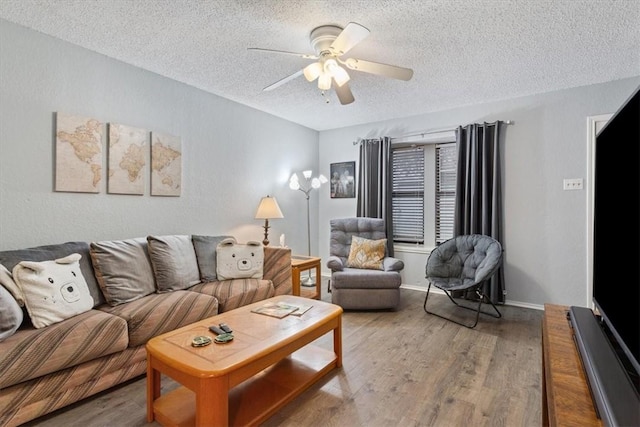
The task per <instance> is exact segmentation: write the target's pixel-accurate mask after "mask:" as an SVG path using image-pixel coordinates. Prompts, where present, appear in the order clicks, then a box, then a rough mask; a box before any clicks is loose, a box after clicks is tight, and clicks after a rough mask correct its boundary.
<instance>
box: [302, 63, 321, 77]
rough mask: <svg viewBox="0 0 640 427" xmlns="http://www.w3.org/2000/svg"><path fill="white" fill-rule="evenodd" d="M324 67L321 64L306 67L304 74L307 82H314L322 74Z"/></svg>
mask: <svg viewBox="0 0 640 427" xmlns="http://www.w3.org/2000/svg"><path fill="white" fill-rule="evenodd" d="M322 71H323V67H322V64H321V63H319V62H314V63H313V64H309V65H307V66H306V67H304V70H303V73H304V77H305V78H306V79H307V81H309V82H312V81H314V80H315V79H317V78H318V77H320V75H321V74H322Z"/></svg>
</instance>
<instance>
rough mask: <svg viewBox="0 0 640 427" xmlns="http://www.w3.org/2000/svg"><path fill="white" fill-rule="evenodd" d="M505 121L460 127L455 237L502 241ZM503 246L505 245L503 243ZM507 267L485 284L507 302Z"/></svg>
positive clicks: (490, 293)
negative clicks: (502, 156) (501, 163)
mask: <svg viewBox="0 0 640 427" xmlns="http://www.w3.org/2000/svg"><path fill="white" fill-rule="evenodd" d="M503 126H504V124H503V122H501V121H497V122H495V123H484V124H470V125H467V126H465V127H462V126H460V127H458V129H457V130H456V143H457V146H458V170H457V178H456V201H455V216H454V228H453V234H454V236H460V235H465V234H484V235H487V236H491V237H493V238H494V239H496V240H497V241H499V242H500V243H502V195H501V190H500V188H501V183H500V175H501V172H500V145H501V140H502V139H503V138H502V137H501V132H502V129H503ZM503 249H504V246H503ZM504 289H505V286H504V268H503V267H502V266H501V267H500V269H499V270H498V272H497V273H496V274H495V275H494V276H493V277H492V278H491V280H489V281H488V282H487V283H485V284H484V285H483V289H482V291H483V293H484V294H485V295H487V296H488V297H489V298H490V299H491V301H493V302H494V303H504V292H503V291H504Z"/></svg>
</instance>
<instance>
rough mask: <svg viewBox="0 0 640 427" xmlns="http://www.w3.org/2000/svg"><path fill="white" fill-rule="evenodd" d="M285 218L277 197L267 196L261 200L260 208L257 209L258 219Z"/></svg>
mask: <svg viewBox="0 0 640 427" xmlns="http://www.w3.org/2000/svg"><path fill="white" fill-rule="evenodd" d="M272 218H284V215H282V211H281V210H280V206H278V202H277V201H276V199H275V197H271V196H266V197H263V198H262V199H261V200H260V204H259V205H258V210H257V211H256V219H272Z"/></svg>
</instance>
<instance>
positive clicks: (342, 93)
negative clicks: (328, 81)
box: [333, 83, 355, 105]
mask: <svg viewBox="0 0 640 427" xmlns="http://www.w3.org/2000/svg"><path fill="white" fill-rule="evenodd" d="M333 88H334V89H335V91H336V95H338V99H339V100H340V104H342V105H347V104H351V103H352V102H353V101H355V98H354V97H353V93H352V92H351V89H350V88H349V83H345V84H343V85H342V86H338V85H337V84H334V85H333Z"/></svg>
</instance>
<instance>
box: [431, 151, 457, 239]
mask: <svg viewBox="0 0 640 427" xmlns="http://www.w3.org/2000/svg"><path fill="white" fill-rule="evenodd" d="M457 164H458V159H457V150H456V144H455V143H449V144H438V145H436V245H438V244H440V243H442V242H444V241H445V240H447V239H450V238H452V237H453V216H454V209H455V201H456V174H457V173H456V168H457Z"/></svg>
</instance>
